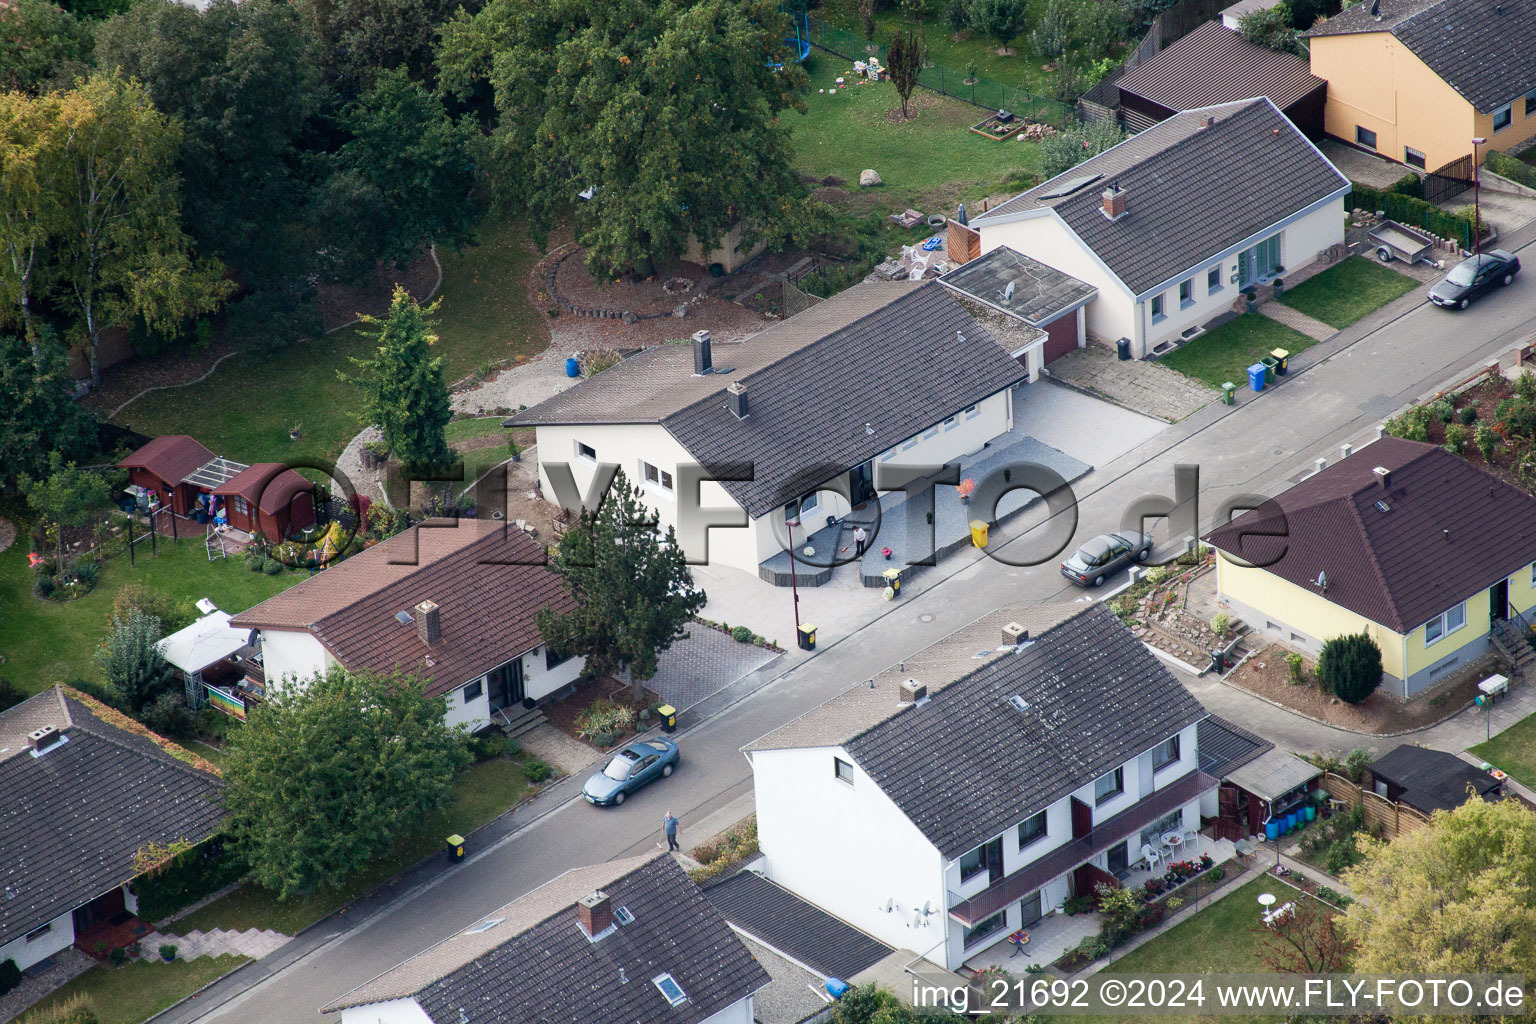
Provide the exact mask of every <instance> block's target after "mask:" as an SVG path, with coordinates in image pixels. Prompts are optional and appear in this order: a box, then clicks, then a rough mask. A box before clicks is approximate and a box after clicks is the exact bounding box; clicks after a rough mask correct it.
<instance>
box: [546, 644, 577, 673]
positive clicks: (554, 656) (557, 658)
mask: <svg viewBox="0 0 1536 1024" xmlns="http://www.w3.org/2000/svg"><path fill="white" fill-rule="evenodd" d="M570 660H571V656H570V655H569V654H566V653H565V652H564V651H557V650H555V649H554V648H553V647H548V646H546V647H545V648H544V671H546V672H548V671H549V670H550V669H552V668H554V667H555V666H556V665H560V664H563V663H564V662H567V661H570Z"/></svg>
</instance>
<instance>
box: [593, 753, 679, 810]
mask: <svg viewBox="0 0 1536 1024" xmlns="http://www.w3.org/2000/svg"><path fill="white" fill-rule="evenodd" d="M678 758H679V754H678V751H677V744H676V743H673V742H672V741H671V740H664V739H654V740H636V741H635V742H633V743H630V744H628V745H626V746H623V747H621V748H619V749H618V750H616V751H614V753H613V756H612V757H610V758H608V760H607V761H606V762H605V763H604V764H603V766H602V767H601V768H600V769H598V770H597V772H596V773H595V774H594V775H593V776H592V777H591V778H590V779H588V780H587V784H586V785H585V786H582V787H581V795H582V796H584V797H586V798H587V802H588V803H590V804H593V805H595V806H598V807H609V806H613V807H617V806H618V805H619V804H622V803H623V802H624V800H625V799H626V798H627V797H628V796H629V795H630V794H631V793H633V792H635V790H637V789H639V788H640V787H642V786H645V785H648V784H650V783H652V782H655V781H656V780H657V779H664V778H666V777H667V776H669V775H671V774H672V773H673V772H674V771H676V770H677V762H678Z"/></svg>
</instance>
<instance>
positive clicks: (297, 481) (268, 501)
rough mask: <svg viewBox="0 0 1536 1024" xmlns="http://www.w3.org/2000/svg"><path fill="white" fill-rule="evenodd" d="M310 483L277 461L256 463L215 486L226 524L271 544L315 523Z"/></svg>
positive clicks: (312, 487)
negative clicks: (264, 537) (260, 534)
mask: <svg viewBox="0 0 1536 1024" xmlns="http://www.w3.org/2000/svg"><path fill="white" fill-rule="evenodd" d="M314 486H315V485H314V484H312V483H310V482H309V481H308V480H306V479H305V478H304V477H302V476H300V475H299V474H298V473H297V472H295V471H294V470H291V469H289V468H288V467H286V466H284V465H283V464H282V463H281V462H258V463H256V465H254V466H251V467H249V468H246V469H243V470H242V471H241V472H240V473H238V474H237V475H235V476H233V477H231V478H230V479H229V480H228V481H226V482H224V483H222V484H220V485H219V486H218V487H215V488H214V490H213V494H214V495H215V496H216V497H222V498H223V499H224V508H225V513H226V515H227V517H228V520H229V525H230V526H232V527H234V528H235V529H237V530H244V531H245V532H247V533H251V534H255V533H263V534H265V535H266V537H267V539H268V540H270V541H272V543H274V544H279V543H282V541H283V539H284V538H286V537H288V536H290V535H292V533H293V532H294V531H298V530H304V529H307V528H309V527H311V526H313V525H315V497H314Z"/></svg>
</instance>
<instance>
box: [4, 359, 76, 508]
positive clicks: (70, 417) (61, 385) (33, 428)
mask: <svg viewBox="0 0 1536 1024" xmlns="http://www.w3.org/2000/svg"><path fill="white" fill-rule="evenodd" d="M74 390H75V382H74V379H73V377H71V375H70V373H69V360H68V358H67V356H66V355H65V352H64V346H63V345H61V344H59V342H58V339H57V338H55V337H54V335H53V332H52V331H49V330H44V331H42V332H41V333H40V335H39V337H38V341H37V344H35V345H29V344H27V342H26V341H25V340H24V339H22V338H20V337H17V336H15V335H0V491H11V490H13V489H15V487H16V483H17V478H18V477H19V476H21V475H22V474H30V475H32V476H40V475H43V474H45V473H47V472H48V469H49V457H50V453H56V454H58V455H59V457H60V458H61V459H64V460H66V461H67V460H69V459H76V458H81V457H83V456H85V455H86V454H87V453H89V452H90V450H91V448H92V446H93V445H94V443H95V441H96V421H95V420H94V419H92V418H91V414H90V413H88V412H86V411H85V409H84V408H82V407H81V406H80V404H79V403H78V402H76V401H75V400H74Z"/></svg>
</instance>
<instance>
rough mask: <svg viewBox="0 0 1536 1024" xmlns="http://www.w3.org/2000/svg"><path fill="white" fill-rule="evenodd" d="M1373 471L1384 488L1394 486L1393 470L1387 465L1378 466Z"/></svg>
mask: <svg viewBox="0 0 1536 1024" xmlns="http://www.w3.org/2000/svg"><path fill="white" fill-rule="evenodd" d="M1371 472H1372V473H1375V474H1376V479H1377V480H1378V481H1379V482H1380V483H1381V489H1382V490H1386V489H1387V488H1389V487H1391V486H1392V471H1391V470H1390V469H1388V468H1387V467H1386V466H1377V467H1376V468H1375V469H1373V470H1371Z"/></svg>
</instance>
